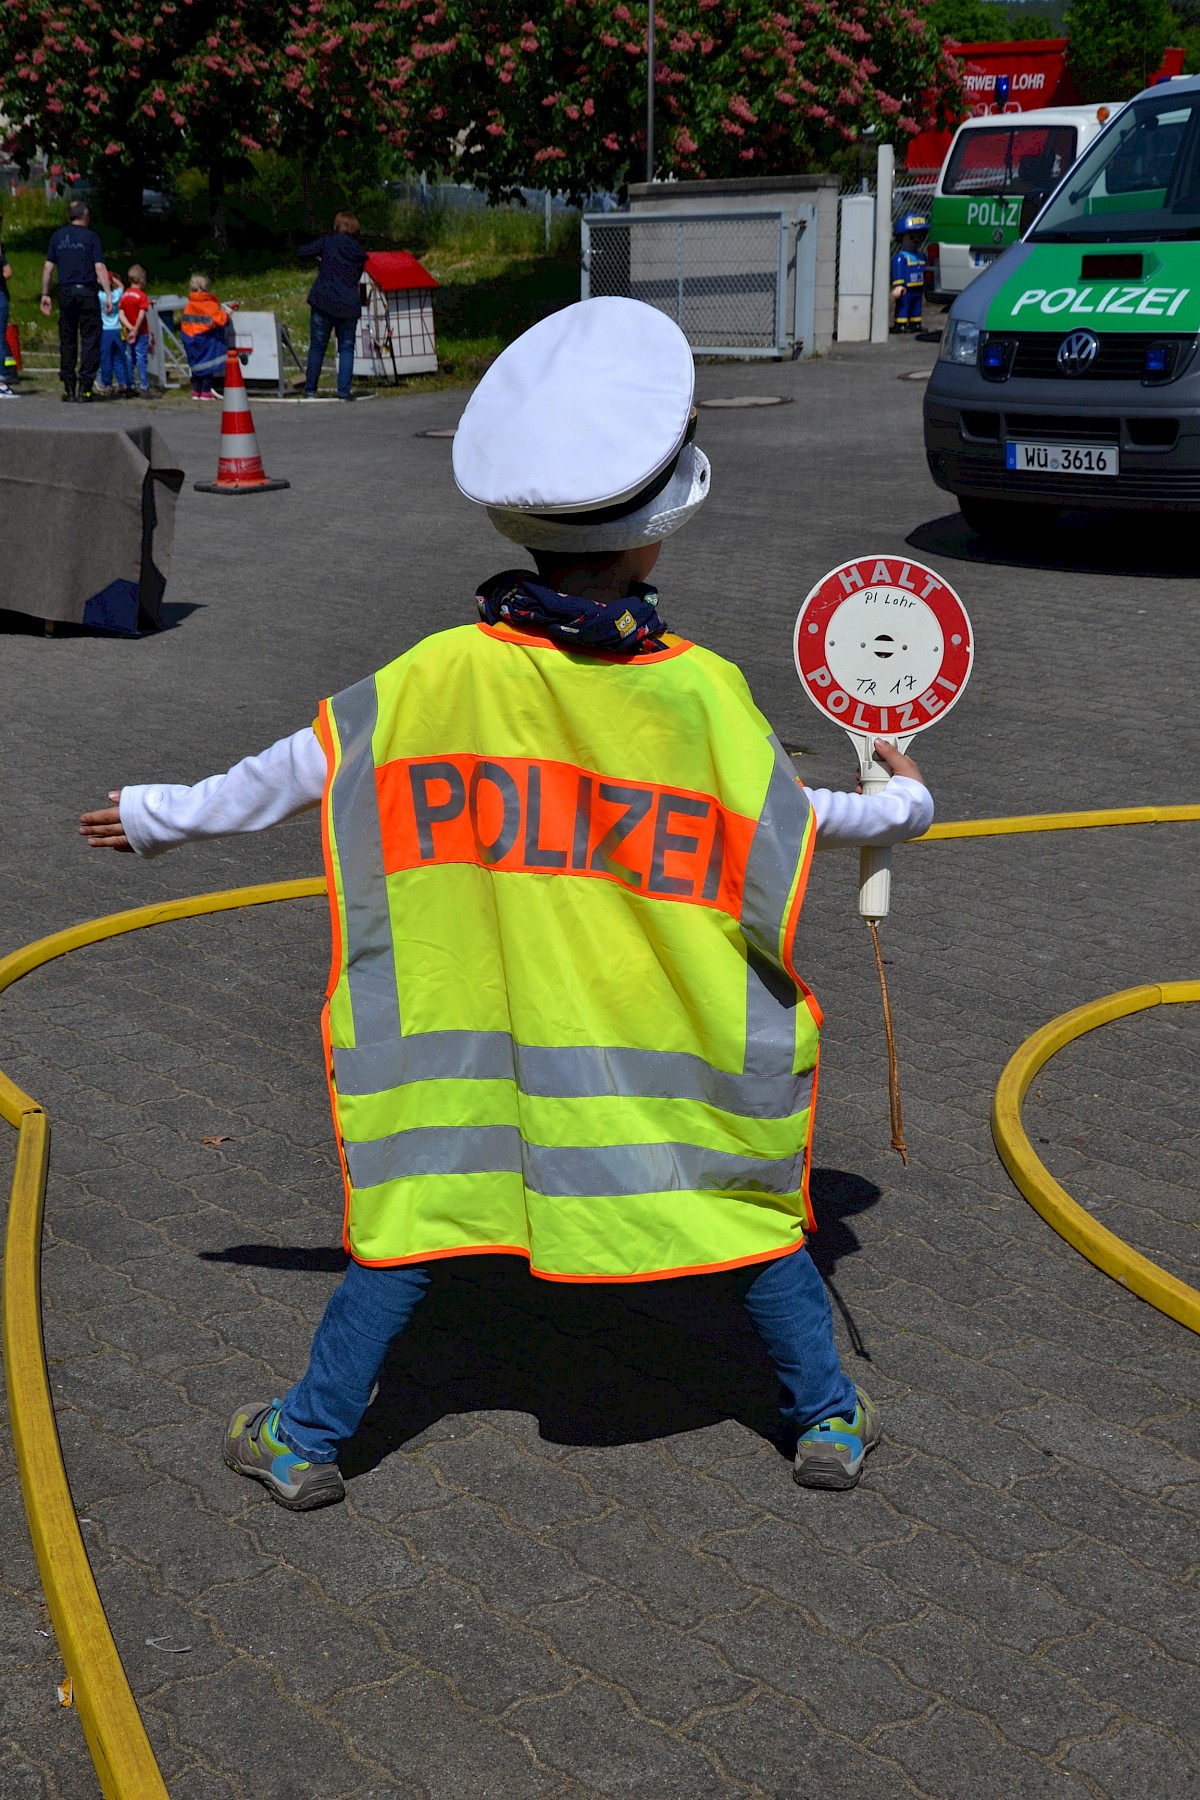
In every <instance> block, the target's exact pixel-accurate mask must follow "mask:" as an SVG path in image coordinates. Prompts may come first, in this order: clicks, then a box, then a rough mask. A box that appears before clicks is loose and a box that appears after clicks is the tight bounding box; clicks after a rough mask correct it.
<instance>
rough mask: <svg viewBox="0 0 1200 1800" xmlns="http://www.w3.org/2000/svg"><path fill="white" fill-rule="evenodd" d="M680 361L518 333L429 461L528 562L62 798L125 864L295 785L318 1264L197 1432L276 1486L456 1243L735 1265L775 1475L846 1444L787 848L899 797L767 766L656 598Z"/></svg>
mask: <svg viewBox="0 0 1200 1800" xmlns="http://www.w3.org/2000/svg"><path fill="white" fill-rule="evenodd" d="M693 383H694V368H693V363H692V356H691V352H690V350H689V348H688V344H687V341H686V339H685V338H684V336H683V334H682V332H681V331H680V330H679V329H678V327H677V326H676V325H675V324H673V323H672V322H671V321H670V320H669V319H667V318H666V317H665V316H664V315H663V314H662V313H660V312H658V311H656V310H655V309H654V308H652V307H649V306H645V305H643V304H642V303H640V302H637V301H632V300H623V299H597V300H590V301H585V302H583V303H582V304H580V305H577V306H571V307H567V308H566V309H564V310H563V311H561V312H558V313H555V314H553V315H552V316H551V317H550V318H548V319H545V320H543V321H541V323H539V324H537V325H535V326H534V327H533V328H532V329H531V330H530V331H528V332H526V333H525V335H524V336H523V337H522V338H520V339H518V340H517V342H516V343H515V344H513V345H511V346H510V348H509V349H508V350H506V351H505V352H504V353H503V355H502V356H500V357H499V359H498V360H497V361H496V363H495V364H494V365H493V366H492V368H491V369H490V370H489V371H488V373H487V374H486V375H485V376H484V379H483V381H482V382H481V383H480V385H479V387H478V388H477V389H476V391H475V393H474V395H473V396H472V398H471V400H470V402H469V403H468V405H467V408H466V411H465V412H464V414H463V417H462V421H461V423H460V425H459V428H458V433H457V436H456V438H455V442H454V472H455V478H456V480H457V483H458V486H459V488H460V489H461V490H462V492H463V493H464V494H465V495H466V496H467V497H468V499H470V500H473V501H476V502H477V503H479V504H480V505H482V506H485V507H486V508H487V512H488V516H489V518H490V519H491V521H492V523H493V524H494V525H495V526H496V527H497V529H498V530H499V531H500V532H501V534H502V535H503V536H504V537H506V538H509V539H511V540H512V541H514V542H515V543H516V544H519V545H522V546H524V547H525V548H526V550H527V551H528V552H529V553H530V555H531V557H532V560H533V562H534V564H535V565H536V572H535V571H534V570H533V569H529V568H517V569H509V570H506V571H504V572H503V573H501V574H499V575H496V576H494V577H493V578H492V579H491V580H489V581H486V582H485V583H484V584H483V586H482V588H481V589H480V590H479V594H478V596H477V607H478V614H479V617H478V620H477V622H476V623H474V624H467V623H464V624H463V625H461V626H459V627H457V628H456V629H454V630H451V631H446V632H441V633H438V634H436V635H435V636H433V637H429V638H426V639H425V640H424V641H423V642H421V643H419V644H417V645H416V646H415V648H413V649H412V650H410V651H409V652H408V653H407V654H406V655H404V656H401V657H399V658H398V659H397V660H396V661H395V662H393V663H390V664H389V665H388V667H387V668H385V669H381V670H380V671H379V672H378V673H377V674H375V675H368V676H367V677H366V678H365V679H364V680H362V681H360V682H359V683H358V684H357V685H356V686H354V687H352V688H349V689H347V690H346V692H344V693H341V694H337V695H335V696H334V697H333V698H332V699H331V700H329V701H327V702H325V703H324V704H323V705H322V707H321V709H320V715H319V717H318V719H317V722H316V726H315V728H314V729H310V730H305V731H301V732H297V733H296V735H295V736H294V737H291V738H287V739H284V740H281V741H280V742H279V743H277V744H275V745H274V746H273V747H272V748H271V749H269V750H267V751H265V752H263V754H261V755H259V756H256V757H251V758H249V759H247V760H246V761H244V762H242V763H239V764H238V765H237V766H236V767H235V768H233V769H231V770H230V771H229V772H228V773H227V774H225V775H217V776H213V777H211V778H210V779H209V780H207V781H203V782H201V783H200V784H199V785H198V786H196V787H192V788H186V787H162V786H155V787H127V788H125V789H123V790H122V791H121V792H120V794H119V795H113V796H111V798H113V799H116V800H117V801H118V804H117V805H116V806H113V807H109V808H105V809H103V810H101V811H98V812H92V813H87V814H85V815H84V816H83V820H82V825H81V829H82V831H83V834H84V835H85V836H86V837H87V838H88V839H89V841H90V842H91V844H92V845H93V846H96V847H99V846H103V845H108V846H111V847H113V848H116V849H133V850H135V851H137V852H139V853H141V854H142V855H153V854H155V853H157V852H158V851H160V850H163V849H165V848H167V847H168V846H170V845H172V844H177V843H181V842H183V841H185V840H187V839H195V838H208V837H215V836H218V835H220V834H222V833H225V832H232V831H254V830H259V829H261V828H262V827H264V826H267V825H271V824H274V823H276V822H278V821H279V820H281V819H284V818H287V817H290V816H291V815H292V814H294V813H296V812H298V811H301V810H302V809H303V808H305V807H307V806H313V805H315V804H317V803H318V802H319V803H320V804H321V805H322V810H323V825H324V831H323V839H324V847H325V863H326V872H327V878H328V886H329V896H330V907H331V915H332V932H333V967H332V972H331V976H330V984H329V990H328V1002H327V1005H326V1008H325V1012H324V1015H323V1022H324V1037H325V1044H326V1054H327V1063H328V1071H329V1079H330V1087H331V1092H332V1096H333V1108H334V1120H335V1126H336V1130H337V1136H338V1140H339V1146H340V1151H341V1159H342V1167H343V1173H344V1178H345V1185H346V1213H345V1227H344V1237H345V1245H346V1248H347V1250H348V1251H349V1253H350V1257H351V1261H350V1264H349V1267H348V1269H347V1271H346V1276H345V1279H344V1281H343V1283H342V1285H341V1287H340V1288H339V1289H338V1291H337V1292H336V1293H335V1294H334V1296H333V1298H332V1299H331V1301H330V1303H329V1306H328V1308H327V1309H326V1312H325V1315H324V1317H323V1319H322V1321H321V1323H320V1325H319V1327H318V1329H317V1333H316V1337H315V1339H314V1341H313V1346H312V1352H311V1357H310V1362H309V1366H308V1369H307V1372H306V1373H305V1374H304V1375H303V1377H302V1378H301V1380H300V1381H299V1382H297V1384H296V1385H295V1387H293V1388H292V1389H291V1391H290V1392H289V1393H288V1394H287V1395H285V1396H284V1398H283V1399H282V1401H280V1400H278V1399H276V1400H269V1399H267V1398H265V1397H264V1398H259V1399H255V1400H251V1401H249V1402H247V1404H245V1405H244V1406H240V1407H239V1408H238V1409H237V1411H236V1412H235V1413H234V1415H233V1417H232V1419H231V1421H230V1424H229V1428H228V1432H227V1435H226V1438H225V1445H224V1451H225V1459H226V1461H227V1462H228V1464H229V1465H230V1467H231V1468H233V1469H235V1470H237V1471H238V1472H240V1473H241V1474H244V1475H250V1476H253V1477H254V1478H255V1479H257V1480H259V1481H261V1482H263V1483H264V1485H265V1486H266V1487H267V1489H268V1491H269V1492H270V1493H271V1494H272V1496H273V1497H274V1498H275V1499H276V1500H278V1501H279V1502H280V1503H281V1504H283V1505H284V1506H287V1507H291V1508H294V1509H296V1510H305V1509H308V1508H311V1507H317V1506H323V1505H326V1504H328V1503H330V1502H332V1501H336V1500H339V1499H340V1498H341V1497H342V1493H343V1487H342V1478H341V1475H340V1473H339V1471H338V1466H337V1455H338V1450H339V1447H340V1446H341V1445H342V1444H343V1443H345V1442H346V1440H347V1439H349V1438H350V1437H352V1436H353V1434H354V1432H355V1431H356V1429H357V1428H358V1425H359V1422H360V1420H361V1418H362V1416H363V1413H364V1411H365V1410H366V1407H367V1406H368V1404H369V1402H370V1399H371V1396H372V1393H373V1391H374V1387H375V1383H376V1379H377V1377H378V1374H379V1371H380V1368H381V1366H382V1364H383V1360H384V1357H385V1355H386V1354H387V1351H388V1348H389V1346H390V1344H391V1343H392V1342H393V1341H394V1339H395V1338H396V1337H397V1336H398V1335H399V1334H400V1333H401V1332H402V1331H403V1330H404V1328H405V1326H406V1325H407V1323H408V1321H409V1319H410V1318H411V1317H412V1314H413V1312H414V1310H415V1308H416V1307H417V1305H418V1304H419V1302H420V1301H421V1299H422V1297H423V1296H424V1294H425V1292H426V1290H427V1288H428V1286H429V1282H430V1275H429V1265H430V1264H431V1263H432V1262H433V1261H435V1260H436V1259H439V1258H443V1257H453V1256H467V1255H478V1254H481V1253H484V1252H501V1253H504V1254H507V1255H515V1256H523V1257H525V1258H526V1259H527V1260H528V1262H529V1264H530V1267H531V1269H532V1271H533V1273H534V1274H535V1275H538V1276H542V1277H544V1278H546V1279H547V1280H551V1281H563V1282H616V1281H656V1280H661V1279H664V1278H666V1277H669V1276H673V1275H682V1274H688V1275H694V1274H697V1273H702V1272H704V1271H706V1270H717V1269H735V1268H743V1269H745V1271H746V1274H745V1277H744V1279H745V1283H746V1285H745V1291H744V1303H745V1306H746V1309H747V1311H748V1312H749V1315H750V1317H751V1319H752V1320H753V1322H754V1324H755V1326H756V1327H757V1329H758V1331H759V1333H760V1334H761V1336H762V1340H763V1343H764V1344H765V1346H766V1349H767V1351H768V1353H769V1355H770V1357H771V1360H772V1362H773V1364H774V1366H775V1369H776V1370H777V1372H778V1375H779V1379H780V1383H781V1391H782V1410H783V1413H784V1416H785V1418H786V1419H787V1420H788V1421H789V1423H790V1424H791V1426H793V1427H794V1429H795V1432H796V1436H797V1439H798V1448H797V1453H796V1464H795V1476H796V1480H797V1481H798V1482H800V1483H802V1484H804V1485H806V1486H810V1487H825V1488H849V1487H853V1486H854V1485H855V1483H856V1482H857V1481H858V1479H859V1475H860V1472H861V1469H862V1464H863V1459H864V1456H865V1454H866V1452H867V1451H869V1450H870V1449H871V1448H872V1446H873V1445H874V1444H875V1443H876V1442H877V1441H878V1438H879V1422H878V1416H877V1413H876V1409H875V1407H874V1406H873V1405H872V1403H871V1401H870V1400H869V1399H868V1397H867V1396H866V1394H864V1393H862V1392H861V1391H856V1389H855V1386H854V1384H853V1382H851V1381H850V1380H849V1378H848V1377H847V1375H846V1374H845V1372H844V1371H843V1369H842V1367H841V1364H840V1362H839V1360H838V1354H837V1350H836V1348H835V1346H834V1340H833V1331H832V1323H831V1317H830V1308H829V1301H828V1299H827V1297H826V1293H825V1289H824V1286H823V1285H822V1282H821V1279H820V1277H819V1275H818V1274H817V1271H816V1269H815V1267H814V1265H813V1263H812V1262H811V1260H810V1259H809V1256H808V1253H807V1251H806V1250H805V1248H804V1236H805V1232H806V1231H807V1230H808V1229H809V1228H810V1227H811V1225H812V1218H811V1213H810V1209H809V1204H808V1163H809V1145H810V1139H811V1131H812V1116H813V1115H812V1108H813V1096H814V1088H815V1077H816V1065H817V1045H818V1033H819V1028H820V1022H821V1014H820V1009H819V1007H818V1006H817V1003H816V1001H815V999H814V998H813V997H812V995H811V994H810V993H809V991H808V989H807V988H806V986H805V985H804V981H803V979H802V972H801V970H800V968H799V967H798V966H797V963H796V945H797V923H798V920H799V916H800V908H801V903H802V901H803V897H804V888H805V883H806V880H807V878H808V870H809V863H810V860H811V856H812V852H813V849H814V846H815V845H816V844H817V842H818V841H819V840H820V841H822V842H825V843H830V844H833V843H842V844H861V843H876V844H886V843H893V842H896V841H898V840H899V839H901V838H904V837H909V836H912V835H914V834H916V833H918V832H920V831H922V830H924V829H926V828H927V826H928V825H929V823H930V820H931V818H932V816H933V805H932V801H931V800H930V797H929V795H928V793H927V791H926V789H925V788H924V786H923V785H922V783H921V781H920V777H919V774H918V771H917V769H916V766H915V765H914V764H913V763H912V762H911V760H910V759H909V758H907V757H902V756H901V755H899V753H898V752H897V751H896V750H895V749H893V748H891V747H890V746H887V745H881V746H880V747H879V754H880V756H881V757H882V758H883V760H884V761H885V762H887V764H888V766H889V767H890V768H891V769H892V771H893V778H892V779H891V780H890V781H889V783H888V786H887V788H886V789H885V790H884V791H883V793H882V794H879V795H875V796H870V797H867V796H862V795H856V794H834V793H828V792H818V793H814V792H810V791H809V790H807V789H805V788H804V787H802V786H801V784H800V783H799V781H798V780H797V778H796V775H795V771H794V769H793V767H792V764H791V762H790V761H789V759H788V758H787V756H786V755H785V754H784V752H783V751H782V750H781V748H780V746H779V744H778V743H777V741H776V739H775V738H774V736H773V735H772V733H771V728H770V726H769V724H768V723H767V721H766V719H764V718H763V716H762V714H761V713H760V712H759V711H758V710H757V708H756V707H755V705H754V702H753V700H752V699H751V697H750V692H749V689H748V688H747V686H746V683H745V681H744V679H743V677H742V675H741V673H740V672H739V671H738V669H736V668H735V667H734V666H733V665H732V664H730V663H728V662H726V661H724V660H723V659H722V658H721V657H719V656H715V655H713V654H712V653H711V652H710V651H707V650H704V649H702V648H700V646H698V645H696V644H692V643H689V642H688V641H687V640H686V639H684V638H681V637H677V636H675V635H674V634H672V633H671V632H670V631H669V630H668V629H667V627H666V625H665V624H664V622H663V620H662V619H661V618H660V617H659V614H658V610H657V604H658V596H657V593H656V591H655V589H654V588H653V587H651V586H649V585H648V578H649V576H650V573H651V570H652V569H653V567H654V564H655V562H656V561H657V558H658V554H659V550H660V547H661V544H662V540H663V539H664V538H666V537H667V536H669V535H670V533H671V532H673V531H675V530H677V529H678V528H679V527H680V526H681V525H683V524H684V523H685V522H686V521H687V520H688V519H689V518H690V517H691V515H692V514H693V513H694V512H695V511H696V509H697V507H699V506H700V505H701V504H702V502H703V501H704V499H705V498H706V496H707V494H708V489H709V465H708V460H707V458H706V457H705V455H704V453H703V452H702V451H701V450H700V449H699V448H698V447H697V446H696V445H695V444H694V442H693V441H692V439H693V434H694V429H695V418H696V415H695V412H694V410H693V406H692V395H693ZM599 947H602V949H603V953H602V954H599V955H598V954H597V950H598V948H599Z"/></svg>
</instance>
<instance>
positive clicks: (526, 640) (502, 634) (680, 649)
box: [479, 620, 693, 669]
mask: <svg viewBox="0 0 1200 1800" xmlns="http://www.w3.org/2000/svg"><path fill="white" fill-rule="evenodd" d="M479 630H480V631H482V633H483V635H484V636H485V637H490V638H495V639H496V640H497V641H498V642H499V643H501V644H524V645H525V647H526V649H529V650H553V651H554V652H555V653H556V655H559V656H570V657H574V658H575V659H576V661H578V660H580V659H583V660H586V661H587V662H602V663H619V664H620V665H621V666H622V667H623V668H626V669H639V668H642V667H644V665H645V664H646V663H651V662H652V663H661V662H666V661H668V659H669V658H670V657H672V656H682V655H683V653H684V651H685V650H691V649H692V648H693V645H692V641H691V639H690V638H681V637H677V636H676V635H675V633H674V632H673V631H668V632H664V634H663V636H662V638H661V639H660V640H659V641H660V642H661V643H662V644H663V646H664V648H663V649H661V650H649V651H643V652H642V654H641V655H640V656H630V655H628V654H626V655H624V656H607V655H606V654H605V653H604V652H603V651H601V650H588V649H587V648H586V647H581V646H579V645H576V644H560V643H557V642H556V641H555V639H554V638H551V637H539V635H538V634H537V632H535V631H518V630H517V629H516V628H515V626H512V625H488V624H487V623H486V622H484V621H482V620H481V621H480V624H479Z"/></svg>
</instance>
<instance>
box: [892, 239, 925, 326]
mask: <svg viewBox="0 0 1200 1800" xmlns="http://www.w3.org/2000/svg"><path fill="white" fill-rule="evenodd" d="M928 229H929V221H928V219H926V218H924V217H923V216H922V215H921V214H920V213H904V214H902V215H901V217H900V218H898V219H897V220H896V228H895V231H894V233H893V236H894V237H895V238H896V239H897V240H898V242H897V245H896V250H895V253H894V255H893V257H892V300H893V302H894V304H895V309H896V322H895V324H894V326H893V328H892V329H893V330H894V331H919V330H920V329H921V307H922V303H923V302H924V299H925V250H924V244H925V234H926V232H927V231H928Z"/></svg>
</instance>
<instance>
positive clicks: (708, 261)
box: [580, 209, 815, 357]
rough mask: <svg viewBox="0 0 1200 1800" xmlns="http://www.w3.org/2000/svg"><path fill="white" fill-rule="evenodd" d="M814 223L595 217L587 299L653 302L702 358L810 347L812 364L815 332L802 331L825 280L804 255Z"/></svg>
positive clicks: (585, 239)
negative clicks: (816, 282)
mask: <svg viewBox="0 0 1200 1800" xmlns="http://www.w3.org/2000/svg"><path fill="white" fill-rule="evenodd" d="M809 210H811V209H809ZM808 223H809V222H808V220H806V219H802V220H796V219H795V218H789V216H788V214H787V213H784V212H755V213H747V212H671V213H666V214H663V213H657V214H656V213H647V214H640V213H588V214H585V215H584V218H583V236H582V251H583V257H582V261H583V277H582V282H581V287H580V297H581V298H582V299H584V300H588V299H594V298H596V297H598V296H600V295H608V294H614V295H621V296H623V297H625V298H626V299H632V300H645V301H648V302H649V304H650V305H651V306H657V307H658V308H659V310H660V311H661V312H665V313H667V314H668V315H669V316H670V317H671V318H672V319H674V320H675V322H676V324H677V325H678V326H679V327H680V329H681V330H682V331H683V332H684V334H685V336H686V337H687V340H688V342H689V343H690V344H691V346H692V349H693V350H694V351H695V352H696V353H697V355H701V356H738V357H745V356H771V357H782V356H788V355H791V354H793V352H794V349H795V348H797V347H798V346H799V345H800V344H802V345H803V348H804V350H805V351H806V352H807V353H808V354H810V355H811V353H812V352H811V344H812V328H811V324H808V328H807V330H804V329H802V327H803V325H804V324H805V323H806V322H807V319H808V318H809V317H810V316H811V310H812V278H813V275H814V274H815V268H813V269H810V268H809V264H810V263H811V260H812V259H811V256H809V255H802V254H801V244H802V243H803V240H804V239H806V238H811V237H812V236H813V233H812V232H811V231H810V230H809V229H807V227H808ZM808 248H809V246H808V245H807V244H805V245H804V249H805V250H808ZM793 257H794V258H795V275H796V288H795V304H794V306H793V308H792V318H791V319H790V320H789V313H788V277H789V271H790V267H791V264H792V261H793Z"/></svg>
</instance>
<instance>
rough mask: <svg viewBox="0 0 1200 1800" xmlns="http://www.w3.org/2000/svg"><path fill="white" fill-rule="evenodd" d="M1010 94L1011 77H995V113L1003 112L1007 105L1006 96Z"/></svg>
mask: <svg viewBox="0 0 1200 1800" xmlns="http://www.w3.org/2000/svg"><path fill="white" fill-rule="evenodd" d="M1011 93H1012V76H1011V75H997V77H996V111H997V112H1003V111H1004V108H1005V107H1006V106H1007V105H1008V96H1009V95H1010V94H1011Z"/></svg>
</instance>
